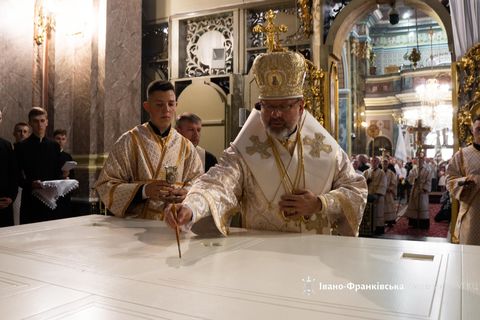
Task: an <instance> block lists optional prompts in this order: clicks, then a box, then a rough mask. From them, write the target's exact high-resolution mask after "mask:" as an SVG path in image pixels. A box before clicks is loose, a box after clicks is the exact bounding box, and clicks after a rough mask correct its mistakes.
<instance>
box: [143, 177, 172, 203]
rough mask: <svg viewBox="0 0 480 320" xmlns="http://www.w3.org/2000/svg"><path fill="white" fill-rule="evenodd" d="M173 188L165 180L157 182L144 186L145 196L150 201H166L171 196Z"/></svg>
mask: <svg viewBox="0 0 480 320" xmlns="http://www.w3.org/2000/svg"><path fill="white" fill-rule="evenodd" d="M172 191H173V187H172V186H171V185H169V184H168V183H167V182H166V181H165V180H157V181H153V182H150V183H148V184H147V185H146V186H145V195H146V196H147V197H148V198H149V199H152V200H160V201H166V200H168V197H169V196H170V195H171V193H172Z"/></svg>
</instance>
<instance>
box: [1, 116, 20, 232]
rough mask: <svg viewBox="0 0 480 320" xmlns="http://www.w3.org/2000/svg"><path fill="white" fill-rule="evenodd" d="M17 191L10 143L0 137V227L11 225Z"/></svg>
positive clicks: (16, 172) (16, 174) (16, 177)
mask: <svg viewBox="0 0 480 320" xmlns="http://www.w3.org/2000/svg"><path fill="white" fill-rule="evenodd" d="M1 122H2V111H1V110H0V123H1ZM17 191H18V171H17V164H16V162H15V156H14V153H13V148H12V144H11V143H10V142H9V141H7V140H5V139H2V138H0V227H7V226H12V225H13V208H12V203H13V201H15V197H16V196H17Z"/></svg>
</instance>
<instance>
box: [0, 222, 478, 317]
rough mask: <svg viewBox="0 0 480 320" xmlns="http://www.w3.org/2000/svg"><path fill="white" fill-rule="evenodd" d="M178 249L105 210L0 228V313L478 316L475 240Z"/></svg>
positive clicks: (314, 241)
mask: <svg viewBox="0 0 480 320" xmlns="http://www.w3.org/2000/svg"><path fill="white" fill-rule="evenodd" d="M181 244H182V252H183V258H182V259H181V260H180V259H179V258H178V256H177V248H176V242H175V235H174V233H173V231H172V230H169V229H167V228H166V227H165V226H164V224H163V222H157V221H146V220H124V219H119V218H114V217H103V216H84V217H78V218H73V219H66V220H57V221H51V222H44V223H38V224H31V225H22V226H17V227H11V228H3V229H1V230H0V309H1V310H2V316H1V317H2V319H25V318H27V319H159V318H160V319H293V318H295V319H297V318H298V319H359V318H362V319H476V316H477V315H478V311H479V309H480V307H479V306H478V301H479V294H480V293H479V286H480V284H479V283H480V274H479V272H478V265H479V263H480V254H479V253H480V249H479V248H477V247H473V246H454V245H451V244H445V243H425V242H413V241H397V240H377V239H365V238H342V237H329V236H317V235H300V234H274V233H254V232H245V231H241V230H236V231H235V232H234V233H233V234H232V235H231V236H230V237H228V238H215V239H200V238H196V237H191V236H190V235H183V236H182V240H181ZM405 254H407V256H408V254H413V255H414V256H413V258H409V257H405ZM415 255H417V256H415ZM421 255H423V256H425V257H423V258H422V256H421ZM419 258H422V259H419ZM349 283H351V284H352V285H353V286H355V285H358V286H362V285H363V286H364V288H363V289H365V286H366V285H373V286H375V285H376V286H377V288H376V289H375V287H371V288H370V290H357V291H356V290H354V289H353V290H350V289H349V285H347V284H349ZM321 284H323V285H324V287H323V289H320V285H321ZM381 284H385V285H392V286H395V285H397V290H381V289H380V285H381ZM342 285H344V286H345V287H344V288H343V289H342V288H341V286H342ZM325 286H326V287H325ZM332 286H336V290H331V289H332Z"/></svg>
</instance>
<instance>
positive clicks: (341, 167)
mask: <svg viewBox="0 0 480 320" xmlns="http://www.w3.org/2000/svg"><path fill="white" fill-rule="evenodd" d="M298 130H300V132H299V135H298V138H297V140H298V139H300V140H299V141H297V144H296V146H295V149H294V150H293V154H290V152H289V151H288V150H287V148H285V147H283V146H282V145H281V143H280V142H279V141H278V140H276V139H274V138H269V137H268V136H267V134H266V131H265V129H264V127H263V124H262V123H261V120H260V112H259V111H257V110H253V111H252V113H251V114H250V116H249V118H248V120H247V122H246V123H245V125H244V127H243V128H242V130H241V132H240V133H239V135H238V136H237V138H236V140H235V141H234V142H233V143H232V145H231V146H230V148H228V149H227V150H225V151H224V153H223V155H222V157H221V158H220V161H219V163H218V164H217V165H216V166H215V167H213V168H211V169H210V171H209V172H208V173H206V174H204V175H202V176H201V177H200V178H199V179H198V180H196V181H195V183H194V185H193V186H192V189H191V190H190V191H189V193H188V195H187V197H186V199H185V201H184V202H183V203H184V205H186V206H188V207H189V208H191V209H192V211H193V212H194V223H198V222H199V221H201V220H203V219H205V218H206V217H210V215H211V216H212V217H213V221H214V223H215V225H216V227H217V228H218V230H219V231H220V232H221V233H223V234H224V235H226V234H227V233H228V225H229V221H230V218H231V216H232V215H233V214H235V213H236V212H237V211H240V212H241V215H242V219H241V220H242V226H243V227H244V228H247V229H257V230H272V231H286V232H315V233H323V234H331V233H332V229H333V230H334V231H333V232H335V233H339V234H342V235H350V236H356V235H358V227H359V225H360V222H361V218H362V214H363V210H364V207H365V203H366V199H367V185H366V182H365V179H364V177H363V176H362V175H359V174H357V173H356V172H355V170H354V169H353V167H352V165H351V163H350V161H349V159H348V156H347V154H346V153H345V152H344V151H343V150H342V149H341V148H340V146H339V145H338V144H337V143H336V141H335V140H334V139H333V137H331V136H330V134H329V133H328V132H327V131H326V130H325V129H324V128H323V127H322V126H321V125H320V124H319V123H318V122H317V121H316V120H315V119H314V118H313V117H312V116H311V115H310V114H309V113H308V112H307V111H304V114H303V117H302V119H301V122H300V124H299V129H298ZM272 144H275V145H272ZM302 150H303V152H302ZM276 152H278V154H275V153H276ZM279 159H280V160H281V161H282V163H283V164H284V167H285V171H286V172H287V174H285V172H282V171H281V170H279V163H278V160H279ZM299 167H300V168H303V169H302V170H301V172H300V174H298V173H299V170H298V168H299ZM287 175H288V178H291V180H292V181H293V180H295V179H296V178H299V180H298V181H301V182H300V183H299V184H298V185H297V187H298V188H305V189H308V190H310V191H312V192H313V193H314V194H316V195H318V196H319V199H320V200H321V202H322V205H323V209H322V211H321V212H320V213H318V214H316V215H314V216H312V217H310V219H308V220H306V219H297V220H291V219H285V218H284V216H283V215H282V213H281V212H280V210H279V206H278V202H279V200H280V197H281V196H282V195H283V194H285V193H289V192H290V191H291V190H286V186H285V183H284V180H286V179H287V177H286V176H287ZM282 178H283V179H282Z"/></svg>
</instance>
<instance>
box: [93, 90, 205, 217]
mask: <svg viewBox="0 0 480 320" xmlns="http://www.w3.org/2000/svg"><path fill="white" fill-rule="evenodd" d="M176 106H177V102H176V98H175V92H174V87H173V85H172V84H171V83H170V82H167V81H154V82H152V83H151V84H150V85H149V86H148V89H147V101H145V102H144V103H143V107H144V109H145V110H146V111H147V112H148V114H149V115H150V121H149V122H147V123H144V124H141V125H138V126H136V127H135V128H133V129H132V130H130V131H128V132H126V133H124V134H123V135H122V136H121V137H120V138H119V139H118V141H117V142H116V143H115V144H114V146H113V148H112V150H111V151H110V153H109V155H108V158H107V160H106V162H105V164H104V166H103V169H102V171H101V173H100V176H99V178H98V181H97V183H96V185H95V187H96V189H97V191H98V193H99V195H100V198H101V199H102V201H103V203H105V205H106V207H107V209H108V210H109V211H110V212H112V213H113V214H114V215H116V216H119V217H124V216H132V217H138V218H145V219H158V220H163V218H164V208H165V205H166V204H167V203H168V202H181V201H182V200H183V199H184V198H185V195H186V193H187V188H188V187H189V186H190V185H191V182H192V181H193V180H194V179H195V178H197V177H198V176H199V175H200V174H201V173H202V172H203V168H202V162H201V161H200V158H199V157H198V154H197V152H196V150H195V147H194V146H193V145H192V143H191V142H190V141H189V140H188V139H186V138H184V137H183V136H182V135H181V134H179V133H178V132H177V131H176V130H175V129H174V128H172V126H171V123H172V120H173V119H175V109H176ZM166 166H175V167H176V168H177V175H176V181H175V183H174V184H169V183H167V182H166V173H165V167H166Z"/></svg>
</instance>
